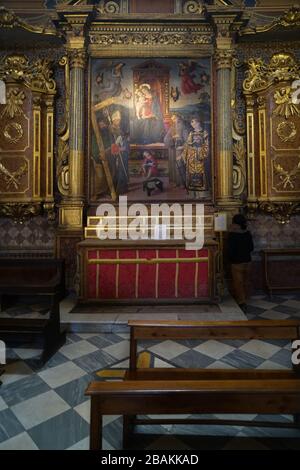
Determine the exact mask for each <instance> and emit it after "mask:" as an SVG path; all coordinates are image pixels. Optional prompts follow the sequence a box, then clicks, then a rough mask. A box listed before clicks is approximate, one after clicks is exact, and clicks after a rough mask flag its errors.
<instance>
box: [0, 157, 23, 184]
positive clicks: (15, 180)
mask: <svg viewBox="0 0 300 470" xmlns="http://www.w3.org/2000/svg"><path fill="white" fill-rule="evenodd" d="M27 171H28V166H27V162H24V163H23V164H22V165H21V166H20V167H19V168H18V169H17V170H16V171H9V170H8V169H7V168H6V167H5V166H4V165H3V163H0V174H2V175H3V176H4V181H5V182H6V186H5V188H6V189H10V187H11V186H12V187H14V189H15V190H17V189H19V187H20V180H21V178H22V176H24V175H25V174H26V173H27Z"/></svg>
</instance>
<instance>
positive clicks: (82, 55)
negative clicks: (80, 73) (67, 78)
mask: <svg viewBox="0 0 300 470" xmlns="http://www.w3.org/2000/svg"><path fill="white" fill-rule="evenodd" d="M68 57H69V64H70V68H80V69H84V67H85V65H86V60H87V54H86V51H85V49H69V50H68Z"/></svg>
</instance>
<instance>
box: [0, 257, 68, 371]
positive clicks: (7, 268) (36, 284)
mask: <svg viewBox="0 0 300 470" xmlns="http://www.w3.org/2000/svg"><path fill="white" fill-rule="evenodd" d="M64 294H65V276H64V262H63V261H62V260H58V259H1V260H0V300H1V311H2V310H4V309H5V307H6V300H7V297H8V296H16V295H20V296H27V295H29V296H42V297H44V298H47V300H49V302H50V305H49V316H48V317H47V318H43V317H42V316H41V318H22V316H21V315H20V316H18V317H5V316H2V317H1V313H0V339H2V340H4V341H5V342H6V343H8V344H9V342H10V341H14V342H15V341H16V340H21V341H23V342H24V341H25V340H26V339H31V338H33V337H34V336H36V335H41V336H42V338H43V353H42V356H41V363H42V364H43V363H45V362H46V361H47V360H48V359H49V358H50V357H51V356H52V355H53V354H54V353H55V352H56V351H57V350H58V349H59V348H60V347H61V346H62V345H63V344H64V343H65V341H66V333H65V332H64V331H61V329H60V312H59V302H60V300H61V299H62V298H63V296H64Z"/></svg>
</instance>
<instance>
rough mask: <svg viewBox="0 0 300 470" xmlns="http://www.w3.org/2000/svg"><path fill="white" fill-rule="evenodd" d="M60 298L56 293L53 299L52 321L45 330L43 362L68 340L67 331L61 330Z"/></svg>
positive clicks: (51, 308)
mask: <svg viewBox="0 0 300 470" xmlns="http://www.w3.org/2000/svg"><path fill="white" fill-rule="evenodd" d="M59 317H60V315H59V299H58V296H57V295H54V296H53V298H52V299H51V307H50V321H49V324H48V325H47V328H46V330H45V332H44V350H43V354H42V363H43V364H44V363H45V362H47V361H48V360H49V359H50V358H51V356H53V354H55V353H56V351H58V349H59V348H61V347H62V346H63V345H64V344H65V342H66V332H65V331H64V332H61V331H60V318H59Z"/></svg>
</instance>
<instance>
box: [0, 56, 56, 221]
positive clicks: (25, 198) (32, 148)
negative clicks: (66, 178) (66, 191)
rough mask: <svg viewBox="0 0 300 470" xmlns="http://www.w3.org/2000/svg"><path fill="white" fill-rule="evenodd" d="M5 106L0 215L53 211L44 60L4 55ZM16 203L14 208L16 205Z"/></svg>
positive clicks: (0, 66)
mask: <svg viewBox="0 0 300 470" xmlns="http://www.w3.org/2000/svg"><path fill="white" fill-rule="evenodd" d="M0 78H1V79H2V80H4V82H5V84H6V103H5V104H1V105H0V202H1V203H2V204H1V210H0V214H3V215H6V216H9V215H11V216H13V217H14V218H16V219H20V217H22V211H20V207H21V206H20V205H22V207H23V209H24V210H23V212H24V211H25V212H26V213H27V215H29V214H31V215H33V214H37V213H40V212H41V210H42V208H46V209H47V210H49V211H50V212H51V211H53V207H54V199H53V122H54V117H53V100H54V95H55V82H54V80H53V79H52V78H51V70H50V68H49V62H48V61H47V60H41V59H35V60H33V61H30V60H29V59H28V58H27V57H26V56H25V55H18V54H13V55H8V56H6V57H3V58H2V60H1V61H0ZM18 204H19V207H17V205H18Z"/></svg>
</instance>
